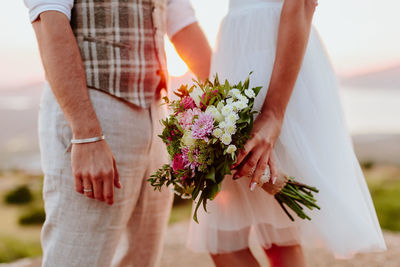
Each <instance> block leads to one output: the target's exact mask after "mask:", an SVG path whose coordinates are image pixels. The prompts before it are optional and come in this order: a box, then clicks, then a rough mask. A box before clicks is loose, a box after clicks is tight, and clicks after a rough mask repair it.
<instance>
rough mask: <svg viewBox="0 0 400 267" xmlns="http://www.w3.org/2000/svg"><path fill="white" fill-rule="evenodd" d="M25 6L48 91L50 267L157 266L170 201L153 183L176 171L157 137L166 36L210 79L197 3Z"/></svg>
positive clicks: (44, 108) (45, 240)
mask: <svg viewBox="0 0 400 267" xmlns="http://www.w3.org/2000/svg"><path fill="white" fill-rule="evenodd" d="M25 4H26V6H27V7H28V8H29V11H30V19H31V21H32V25H33V28H34V30H35V33H36V36H37V40H38V44H39V49H40V54H41V57H42V61H43V65H44V69H45V72H46V79H47V81H48V84H46V88H45V90H44V93H43V97H42V102H41V107H40V118H39V136H40V144H41V153H42V167H43V171H44V173H45V180H44V190H43V192H44V201H45V210H46V221H45V224H44V226H43V230H42V246H43V266H50V267H54V266H57V267H59V266H60V267H62V266H79V267H85V266H86V267H101V266H124V267H125V266H139V267H146V266H157V265H158V264H159V261H160V254H161V247H162V241H163V234H164V231H165V228H166V224H167V221H168V217H169V212H170V207H171V201H172V196H171V194H170V193H169V192H168V190H164V191H163V192H161V193H160V192H154V191H153V189H152V188H151V187H150V185H149V184H148V183H147V182H146V179H147V178H148V177H149V176H150V175H151V174H152V173H153V172H154V171H155V170H156V169H157V168H158V167H159V166H161V165H162V164H163V163H165V162H166V161H167V160H168V158H167V155H166V152H165V148H164V147H163V145H162V143H161V142H160V140H159V138H158V137H157V134H159V132H160V128H161V127H160V125H159V120H160V119H161V118H162V117H163V116H164V115H165V110H164V108H162V107H161V106H160V94H161V90H162V89H165V88H166V83H167V70H166V61H165V53H164V50H163V47H164V34H165V33H166V32H167V33H168V35H169V37H170V38H171V40H172V42H173V43H174V45H175V47H176V49H177V50H178V52H179V53H180V55H181V56H182V58H183V59H184V60H185V61H186V62H187V63H188V65H189V67H190V68H191V69H192V70H193V71H194V72H195V74H197V75H198V76H199V77H200V78H205V77H207V76H208V72H209V63H210V55H211V52H210V48H209V46H208V43H207V41H206V39H205V36H204V34H203V33H202V31H201V30H200V28H199V26H198V24H197V23H196V22H195V17H194V13H193V10H192V8H191V6H190V4H189V0H75V1H73V0H25ZM117 247H118V248H117Z"/></svg>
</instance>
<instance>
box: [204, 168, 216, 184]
mask: <svg viewBox="0 0 400 267" xmlns="http://www.w3.org/2000/svg"><path fill="white" fill-rule="evenodd" d="M206 179H208V180H211V181H213V182H214V183H215V168H214V167H211V169H210V171H209V172H208V173H207V175H206Z"/></svg>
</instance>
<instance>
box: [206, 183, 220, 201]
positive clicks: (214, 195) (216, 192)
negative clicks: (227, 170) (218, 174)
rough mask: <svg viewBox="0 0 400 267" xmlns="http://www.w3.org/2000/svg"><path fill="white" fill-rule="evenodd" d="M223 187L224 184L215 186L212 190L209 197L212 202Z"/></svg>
mask: <svg viewBox="0 0 400 267" xmlns="http://www.w3.org/2000/svg"><path fill="white" fill-rule="evenodd" d="M221 185H222V183H219V184H214V185H213V186H212V187H211V189H210V195H209V196H208V197H209V198H210V200H213V199H214V198H215V197H216V196H217V194H218V192H219V191H221Z"/></svg>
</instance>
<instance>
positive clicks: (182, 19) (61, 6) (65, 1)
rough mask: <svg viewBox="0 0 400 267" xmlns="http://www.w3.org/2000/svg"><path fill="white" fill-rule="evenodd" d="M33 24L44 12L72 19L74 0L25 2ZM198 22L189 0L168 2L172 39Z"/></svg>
mask: <svg viewBox="0 0 400 267" xmlns="http://www.w3.org/2000/svg"><path fill="white" fill-rule="evenodd" d="M24 2H25V6H26V7H27V8H28V9H29V17H30V20H31V22H33V21H35V20H36V19H37V17H38V16H39V15H40V13H42V12H44V11H49V10H53V11H58V12H61V13H63V14H65V15H66V16H67V17H68V19H71V9H72V8H73V6H74V0H24ZM194 22H196V18H195V15H194V10H193V8H192V6H191V4H190V2H189V0H167V34H168V36H169V37H170V38H171V37H172V36H174V35H175V34H176V33H177V32H178V31H180V30H181V29H183V28H184V27H186V26H188V25H190V24H192V23H194Z"/></svg>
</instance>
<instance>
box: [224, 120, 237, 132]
mask: <svg viewBox="0 0 400 267" xmlns="http://www.w3.org/2000/svg"><path fill="white" fill-rule="evenodd" d="M225 132H226V133H228V134H230V135H232V134H234V133H236V126H235V125H234V124H232V123H229V124H226V126H225Z"/></svg>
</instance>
